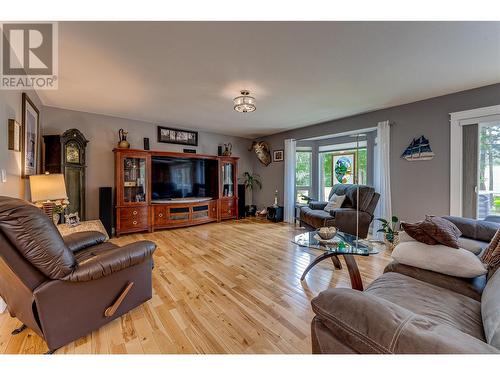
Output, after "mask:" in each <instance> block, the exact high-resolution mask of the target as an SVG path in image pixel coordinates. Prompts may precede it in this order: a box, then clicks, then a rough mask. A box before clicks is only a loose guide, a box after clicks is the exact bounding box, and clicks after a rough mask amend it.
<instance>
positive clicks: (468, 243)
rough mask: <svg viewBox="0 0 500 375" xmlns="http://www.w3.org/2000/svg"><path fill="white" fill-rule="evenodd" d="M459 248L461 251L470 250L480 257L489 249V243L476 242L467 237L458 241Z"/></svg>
mask: <svg viewBox="0 0 500 375" xmlns="http://www.w3.org/2000/svg"><path fill="white" fill-rule="evenodd" d="M458 247H460V248H461V249H465V250H469V251H470V252H471V253H473V254H475V255H479V254H481V252H482V251H483V250H484V249H486V248H487V247H488V242H484V241H479V240H474V239H472V238H467V237H460V238H459V239H458Z"/></svg>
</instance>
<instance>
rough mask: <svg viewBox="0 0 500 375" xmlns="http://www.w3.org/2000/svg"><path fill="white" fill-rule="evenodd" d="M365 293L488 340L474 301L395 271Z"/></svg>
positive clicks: (479, 306)
mask: <svg viewBox="0 0 500 375" xmlns="http://www.w3.org/2000/svg"><path fill="white" fill-rule="evenodd" d="M365 293H367V294H370V295H373V296H376V297H378V298H382V299H385V300H387V301H390V302H392V303H394V304H396V305H399V306H401V307H403V308H405V309H407V310H409V311H411V312H413V313H415V314H419V315H421V316H424V317H427V318H429V319H430V320H433V321H435V322H437V323H441V324H446V325H449V326H451V327H454V328H455V329H458V330H459V331H461V332H463V333H466V334H468V335H471V336H473V337H475V338H477V339H479V340H482V341H485V337H484V332H483V323H482V318H481V303H480V302H478V301H476V300H474V299H472V298H469V297H466V296H464V295H462V294H459V293H455V292H452V291H450V290H448V289H444V288H440V287H438V286H435V285H431V284H428V283H426V282H423V281H420V280H417V279H414V278H412V277H408V276H405V275H402V274H399V273H394V272H388V273H384V274H383V275H382V276H380V277H379V278H377V279H376V280H375V281H374V282H373V283H372V284H371V285H370V286H368V288H367V289H366V291H365Z"/></svg>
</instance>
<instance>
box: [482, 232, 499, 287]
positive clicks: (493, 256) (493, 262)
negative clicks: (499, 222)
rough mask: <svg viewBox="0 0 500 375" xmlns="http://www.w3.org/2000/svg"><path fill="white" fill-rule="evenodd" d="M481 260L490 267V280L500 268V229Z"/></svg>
mask: <svg viewBox="0 0 500 375" xmlns="http://www.w3.org/2000/svg"><path fill="white" fill-rule="evenodd" d="M481 260H482V261H483V262H484V263H485V264H486V265H487V267H488V279H489V278H490V277H491V276H492V275H493V274H494V273H495V271H496V270H497V269H498V268H500V229H499V230H497V232H496V234H495V237H493V239H492V240H491V242H490V244H489V245H488V248H487V249H486V250H485V251H484V253H483V256H482V257H481Z"/></svg>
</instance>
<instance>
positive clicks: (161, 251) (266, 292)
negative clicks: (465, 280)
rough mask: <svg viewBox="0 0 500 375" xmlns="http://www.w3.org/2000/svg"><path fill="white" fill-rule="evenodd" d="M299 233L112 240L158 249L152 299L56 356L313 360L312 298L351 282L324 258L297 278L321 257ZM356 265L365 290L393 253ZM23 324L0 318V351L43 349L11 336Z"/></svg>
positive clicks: (253, 229)
mask: <svg viewBox="0 0 500 375" xmlns="http://www.w3.org/2000/svg"><path fill="white" fill-rule="evenodd" d="M302 231H303V230H300V229H298V228H297V227H294V226H292V225H288V224H273V223H269V222H267V221H264V220H258V219H245V220H240V221H231V222H223V223H214V224H206V225H201V226H197V227H190V228H184V229H175V230H166V231H159V232H155V233H150V234H148V233H145V234H137V235H128V236H122V237H120V238H118V239H113V240H112V241H113V242H116V243H117V244H119V245H124V244H127V243H129V242H133V241H137V240H143V239H146V240H151V241H154V242H156V244H157V245H158V249H157V250H156V252H155V254H154V258H155V268H154V270H153V289H154V290H153V298H152V299H151V300H150V301H148V302H147V303H145V304H144V305H142V306H140V307H138V308H136V309H134V310H133V311H131V312H129V313H128V314H126V315H124V316H122V317H121V318H118V319H116V320H114V321H113V322H111V323H109V324H108V325H106V326H104V327H102V328H101V329H99V330H98V331H95V332H92V334H90V335H88V336H86V337H84V338H81V339H79V340H77V341H75V342H73V343H71V344H69V345H66V346H65V347H63V348H61V349H59V350H58V351H57V352H56V353H57V354H60V353H75V354H80V353H82V354H84V353H105V354H107V353H137V354H143V353H146V354H153V353H310V352H311V337H310V328H309V325H310V322H311V318H312V317H313V312H312V310H311V307H310V301H311V299H312V298H313V297H314V296H316V295H317V294H318V293H319V292H321V291H322V290H324V289H326V288H328V287H349V286H350V283H349V275H348V272H347V269H346V268H345V265H344V267H343V269H342V270H335V271H334V268H333V264H332V262H330V261H328V260H326V261H323V262H322V263H320V264H319V265H317V266H316V267H315V268H313V269H312V270H311V271H310V272H309V274H308V276H307V278H306V280H304V282H301V281H300V276H301V274H302V271H303V270H304V269H305V267H306V266H307V265H308V264H309V263H310V261H312V259H314V258H315V257H316V256H317V255H319V252H318V251H317V250H310V249H305V248H300V247H298V246H296V245H294V244H292V243H291V242H290V240H291V239H292V238H293V236H294V235H296V234H298V233H300V232H302ZM356 260H357V262H358V266H359V269H360V271H361V275H362V278H363V282H364V285H365V286H366V285H367V284H369V283H370V282H371V281H372V280H373V279H375V278H376V277H378V276H379V275H380V274H382V271H383V269H384V267H385V265H386V264H387V263H389V261H390V254H389V253H388V252H387V251H386V250H385V249H384V248H383V247H381V252H380V253H379V254H376V255H372V256H369V257H356ZM341 261H342V263H343V260H342V259H341ZM20 325H21V323H20V322H19V321H18V320H17V319H15V318H11V317H10V316H9V314H8V313H7V312H5V313H3V314H0V353H9V354H15V353H27V354H37V353H44V352H45V351H47V346H46V344H45V342H44V341H43V340H42V339H41V338H40V337H38V336H37V335H36V334H35V333H34V332H33V331H31V330H29V329H28V330H25V331H24V332H22V333H21V334H19V335H17V336H12V335H11V334H10V332H11V331H12V330H13V329H15V328H16V327H18V326H20Z"/></svg>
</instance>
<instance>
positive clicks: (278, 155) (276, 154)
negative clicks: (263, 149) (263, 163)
mask: <svg viewBox="0 0 500 375" xmlns="http://www.w3.org/2000/svg"><path fill="white" fill-rule="evenodd" d="M283 160H285V152H284V151H283V150H274V151H273V161H283Z"/></svg>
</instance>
